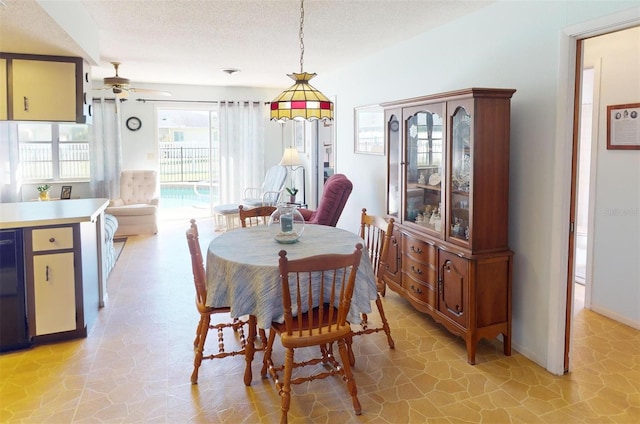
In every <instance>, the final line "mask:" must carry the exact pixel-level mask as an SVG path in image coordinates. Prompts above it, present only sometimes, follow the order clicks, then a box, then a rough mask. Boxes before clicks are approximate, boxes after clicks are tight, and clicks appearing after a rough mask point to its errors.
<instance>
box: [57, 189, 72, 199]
mask: <svg viewBox="0 0 640 424" xmlns="http://www.w3.org/2000/svg"><path fill="white" fill-rule="evenodd" d="M71 188H72V186H62V190H61V191H60V199H63V200H64V199H71Z"/></svg>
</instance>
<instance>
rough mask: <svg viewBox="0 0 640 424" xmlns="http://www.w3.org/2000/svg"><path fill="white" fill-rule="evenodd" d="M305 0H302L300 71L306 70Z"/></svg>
mask: <svg viewBox="0 0 640 424" xmlns="http://www.w3.org/2000/svg"><path fill="white" fill-rule="evenodd" d="M303 27H304V0H300V33H299V36H300V73H302V72H304V71H303V70H302V69H303V65H304V31H303Z"/></svg>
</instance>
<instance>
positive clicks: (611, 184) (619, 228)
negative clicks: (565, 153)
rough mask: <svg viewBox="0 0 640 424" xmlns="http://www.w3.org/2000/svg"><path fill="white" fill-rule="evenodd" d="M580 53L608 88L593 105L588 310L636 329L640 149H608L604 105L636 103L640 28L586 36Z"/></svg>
mask: <svg viewBox="0 0 640 424" xmlns="http://www.w3.org/2000/svg"><path fill="white" fill-rule="evenodd" d="M584 52H585V55H584V66H585V67H594V69H595V70H596V73H595V74H596V76H599V78H598V80H597V81H596V82H595V86H596V87H606V88H603V89H601V91H600V96H599V102H598V104H595V105H594V109H596V110H597V114H596V115H595V116H594V122H595V123H596V125H597V128H596V133H597V139H596V141H595V144H596V146H594V149H595V150H594V154H595V166H594V169H596V170H597V171H596V174H595V178H594V179H592V181H593V182H594V185H595V187H593V189H594V190H593V192H594V197H595V199H593V204H594V206H595V207H594V210H592V211H590V212H591V214H590V220H592V222H593V224H594V231H593V235H592V236H593V246H594V247H593V261H592V274H591V275H592V277H593V278H592V281H591V290H592V291H591V309H592V310H594V311H596V312H599V313H601V314H603V315H606V316H609V317H611V318H614V319H617V320H619V321H622V322H625V323H627V324H629V325H633V326H635V327H636V328H640V260H639V258H640V151H639V150H607V106H608V105H620V104H630V103H640V78H639V77H638V75H640V27H636V28H633V29H629V30H627V31H621V32H615V33H612V34H608V35H606V36H601V37H596V38H592V39H589V40H586V41H585V43H584ZM590 236H591V234H590Z"/></svg>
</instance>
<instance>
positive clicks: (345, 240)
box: [206, 224, 377, 328]
mask: <svg viewBox="0 0 640 424" xmlns="http://www.w3.org/2000/svg"><path fill="white" fill-rule="evenodd" d="M356 243H362V244H364V242H363V240H362V239H361V238H360V237H359V236H358V235H356V234H354V233H351V232H349V231H345V230H342V229H340V228H334V227H328V226H324V225H312V224H307V225H305V229H304V233H303V235H302V237H301V238H300V240H299V241H298V242H297V243H294V244H280V243H278V242H276V241H275V240H274V239H273V237H271V234H270V233H269V230H268V227H267V226H266V225H261V226H256V227H251V228H237V229H234V230H231V231H227V232H225V233H224V234H221V235H220V236H218V237H216V238H215V239H213V240H212V241H211V243H210V244H209V248H208V251H207V267H206V270H207V305H209V306H214V307H221V306H230V307H231V315H232V316H233V317H241V316H244V315H254V316H255V317H256V319H257V324H258V327H259V328H269V327H270V326H271V322H272V321H276V322H283V321H284V316H283V310H282V288H281V282H280V273H279V269H278V258H279V256H278V252H280V250H282V249H284V250H286V251H287V258H289V259H300V258H306V257H309V256H315V255H323V254H330V253H339V254H345V253H352V252H353V251H354V250H355V246H356ZM376 293H377V292H376V283H375V276H374V273H373V268H372V267H371V262H370V260H369V257H368V255H367V252H366V250H364V249H363V254H362V259H361V261H360V266H359V267H358V273H357V275H356V284H355V290H354V294H353V297H352V299H351V309H350V311H349V316H348V319H349V321H350V322H352V323H359V322H360V318H359V316H360V314H361V313H370V312H371V301H372V300H375V299H376Z"/></svg>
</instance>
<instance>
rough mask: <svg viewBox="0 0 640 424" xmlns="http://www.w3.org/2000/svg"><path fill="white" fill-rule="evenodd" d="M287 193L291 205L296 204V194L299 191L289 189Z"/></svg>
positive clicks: (292, 188) (293, 188)
mask: <svg viewBox="0 0 640 424" xmlns="http://www.w3.org/2000/svg"><path fill="white" fill-rule="evenodd" d="M286 190H287V193H289V203H295V202H296V194H298V189H297V188H295V187H287V188H286Z"/></svg>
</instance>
